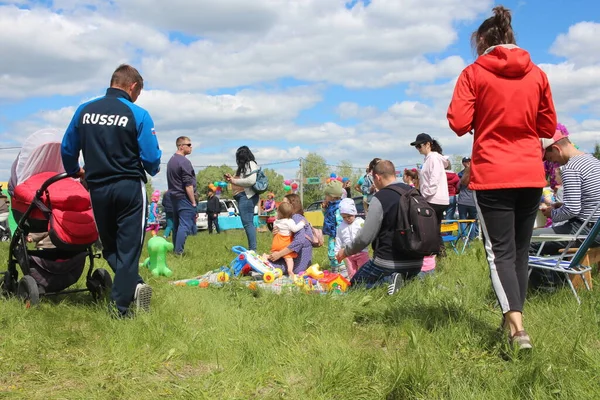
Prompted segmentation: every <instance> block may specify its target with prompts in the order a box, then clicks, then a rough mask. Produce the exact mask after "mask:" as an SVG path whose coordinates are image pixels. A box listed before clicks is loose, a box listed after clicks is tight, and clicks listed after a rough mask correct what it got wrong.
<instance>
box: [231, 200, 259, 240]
mask: <svg viewBox="0 0 600 400" xmlns="http://www.w3.org/2000/svg"><path fill="white" fill-rule="evenodd" d="M234 199H235V200H236V201H237V203H238V208H239V210H240V219H241V220H242V225H243V226H244V230H245V231H246V236H247V237H248V250H256V227H255V226H254V207H256V205H257V204H258V194H255V195H254V196H252V197H250V198H248V196H246V193H244V192H242V193H240V194H238V195H236V196H234Z"/></svg>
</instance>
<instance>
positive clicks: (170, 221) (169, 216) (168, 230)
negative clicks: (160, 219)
mask: <svg viewBox="0 0 600 400" xmlns="http://www.w3.org/2000/svg"><path fill="white" fill-rule="evenodd" d="M165 218H166V219H167V226H166V228H165V232H164V234H163V236H164V237H166V238H168V237H169V235H170V234H171V231H172V230H173V212H166V213H165Z"/></svg>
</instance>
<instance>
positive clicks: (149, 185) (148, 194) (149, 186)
mask: <svg viewBox="0 0 600 400" xmlns="http://www.w3.org/2000/svg"><path fill="white" fill-rule="evenodd" d="M146 176H147V175H146ZM147 177H148V181H147V182H146V198H147V199H148V202H150V199H151V198H152V193H153V192H154V187H153V186H152V179H151V178H150V177H149V176H147Z"/></svg>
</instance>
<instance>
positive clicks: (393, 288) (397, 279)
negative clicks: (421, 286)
mask: <svg viewBox="0 0 600 400" xmlns="http://www.w3.org/2000/svg"><path fill="white" fill-rule="evenodd" d="M402 286H404V278H403V277H402V275H400V274H399V273H397V272H394V273H393V274H392V283H390V284H389V285H388V294H389V295H390V296H393V295H394V294H396V292H397V291H398V290H400V288H402Z"/></svg>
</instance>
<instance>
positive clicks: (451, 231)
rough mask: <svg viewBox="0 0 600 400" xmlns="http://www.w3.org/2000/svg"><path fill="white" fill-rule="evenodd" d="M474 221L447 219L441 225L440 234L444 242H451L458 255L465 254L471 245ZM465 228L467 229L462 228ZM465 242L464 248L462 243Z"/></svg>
mask: <svg viewBox="0 0 600 400" xmlns="http://www.w3.org/2000/svg"><path fill="white" fill-rule="evenodd" d="M475 223H477V221H476V220H474V219H458V220H457V219H445V220H442V223H441V225H440V233H441V235H442V240H443V241H444V242H449V243H450V244H451V245H452V249H454V251H455V252H456V254H463V253H464V252H465V250H466V249H467V246H468V244H469V237H470V235H471V232H472V230H473V227H474V224H475ZM462 226H464V227H465V228H464V229H463V228H461V227H462ZM461 240H462V241H463V243H462V246H461V245H460V241H461Z"/></svg>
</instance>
